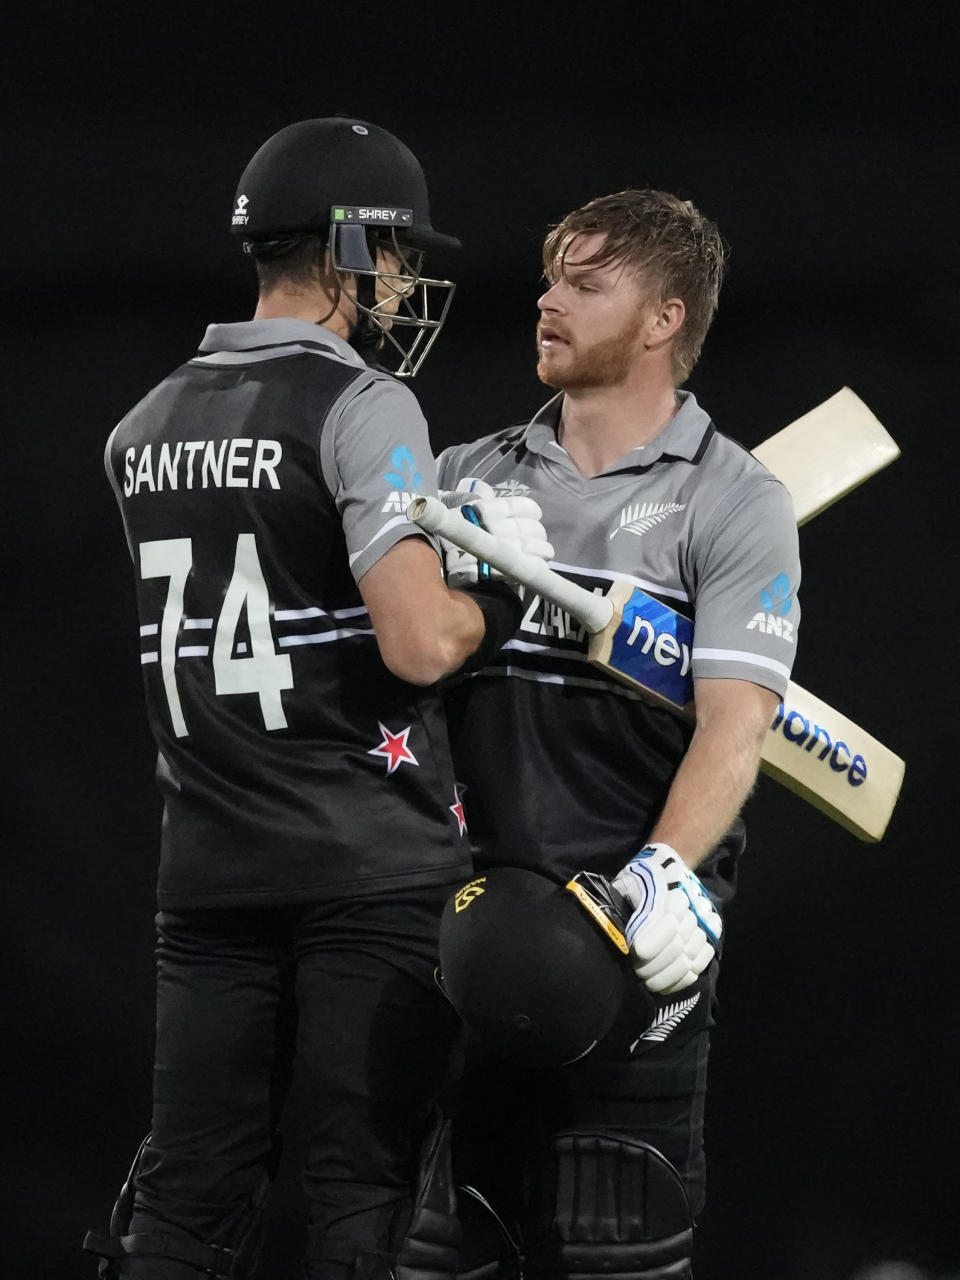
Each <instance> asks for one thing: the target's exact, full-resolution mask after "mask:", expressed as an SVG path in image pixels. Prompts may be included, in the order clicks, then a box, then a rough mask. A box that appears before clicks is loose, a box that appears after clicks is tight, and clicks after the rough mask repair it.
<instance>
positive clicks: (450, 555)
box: [440, 478, 554, 589]
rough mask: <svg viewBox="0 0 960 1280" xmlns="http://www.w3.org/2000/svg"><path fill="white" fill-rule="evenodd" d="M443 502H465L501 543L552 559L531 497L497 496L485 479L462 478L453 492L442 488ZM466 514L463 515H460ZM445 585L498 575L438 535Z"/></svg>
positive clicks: (466, 584) (469, 583) (451, 504)
mask: <svg viewBox="0 0 960 1280" xmlns="http://www.w3.org/2000/svg"><path fill="white" fill-rule="evenodd" d="M440 498H441V500H442V501H443V503H444V505H445V506H448V507H457V506H459V507H464V506H469V507H470V509H471V510H472V511H473V512H474V513H475V515H476V517H477V519H478V520H479V521H480V524H481V525H482V527H483V528H484V529H486V530H487V532H488V533H490V534H492V535H493V536H494V537H495V538H497V539H499V540H500V541H501V542H503V543H505V544H509V545H511V546H513V547H515V548H516V549H517V550H518V551H523V552H526V554H527V555H532V556H539V558H540V559H541V560H552V559H553V554H554V552H553V547H552V546H551V544H550V542H549V540H548V538H547V531H546V529H545V528H544V527H543V523H542V520H541V516H542V514H543V513H542V512H541V510H540V507H539V505H538V504H537V503H536V502H534V500H533V498H518V497H505V498H500V497H498V496H497V494H496V492H495V491H494V489H493V488H492V486H491V485H489V484H487V483H486V481H485V480H474V479H470V478H467V479H464V480H461V481H460V483H459V484H458V485H457V489H456V492H455V493H450V492H449V491H447V492H442V493H441V494H440ZM467 518H468V517H467V516H466V515H465V516H464V519H467ZM440 542H441V544H442V546H443V553H444V567H445V569H446V574H447V586H448V587H452V588H454V589H456V588H458V587H471V586H476V584H477V582H478V581H481V582H491V581H493V580H494V579H496V578H502V577H503V574H501V573H500V572H499V571H498V570H496V569H494V568H492V567H491V566H490V565H488V564H486V563H485V562H483V563H481V564H478V563H477V557H476V556H474V555H471V554H470V552H469V551H461V550H460V548H459V547H457V546H454V544H453V543H452V542H449V541H448V540H447V539H446V538H441V539H440Z"/></svg>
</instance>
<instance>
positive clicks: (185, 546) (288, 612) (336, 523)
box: [106, 319, 469, 908]
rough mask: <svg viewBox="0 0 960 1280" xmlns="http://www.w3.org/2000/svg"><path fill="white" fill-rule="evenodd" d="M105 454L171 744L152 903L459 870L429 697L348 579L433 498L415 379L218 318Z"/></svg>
mask: <svg viewBox="0 0 960 1280" xmlns="http://www.w3.org/2000/svg"><path fill="white" fill-rule="evenodd" d="M106 465H107V471H108V474H109V476H110V478H111V481H112V483H113V485H114V488H115V491H116V494H117V498H118V500H119V503H120V507H121V511H122V515H123V522H124V526H125V529H126V534H127V540H128V544H129V547H130V552H131V556H132V559H133V563H134V570H135V576H136V590H137V600H138V606H139V636H140V662H141V664H142V671H143V678H144V686H145V691H146V700H147V710H148V715H149V720H150V726H151V729H152V731H153V734H154V736H155V738H156V741H157V745H158V749H159V761H158V783H159V787H160V791H161V794H162V797H163V800H164V820H163V831H162V840H161V858H160V874H159V885H158V896H159V902H160V905H161V907H171V908H173V907H181V906H188V905H191V906H193V905H210V906H222V905H233V904H247V903H254V902H257V903H283V902H292V901H298V900H308V899H315V898H325V897H336V896H346V895H349V896H358V895H364V894H369V893H374V892H377V891H380V890H381V889H383V888H384V887H386V886H395V887H403V886H405V885H410V886H411V887H416V886H419V885H425V884H434V883H443V882H448V881H451V880H454V879H456V878H457V877H459V876H461V875H463V874H465V873H466V871H467V870H468V865H469V864H468V850H467V842H466V839H465V835H464V824H463V818H462V808H461V806H460V804H459V801H458V799H457V795H456V792H455V785H454V775H453V768H452V763H451V759H450V752H449V742H448V739H447V734H446V727H445V720H444V716H443V709H442V706H441V704H440V700H439V695H438V693H437V691H436V690H435V689H421V688H418V687H415V686H413V685H410V684H407V683H406V682H404V681H402V680H399V679H397V678H396V677H394V676H393V675H392V674H391V673H390V672H389V670H388V669H387V668H386V667H385V666H384V664H383V662H382V660H381V658H380V654H379V649H378V647H377V642H376V637H375V635H374V632H373V629H372V625H371V621H370V617H369V615H368V613H367V610H366V608H365V607H364V604H363V599H362V597H361V595H360V592H359V590H358V588H357V583H358V581H359V580H360V579H361V578H362V577H363V575H364V574H365V573H366V572H367V570H369V569H370V568H371V567H372V566H373V565H374V564H375V563H376V562H377V561H378V560H379V559H380V558H381V557H382V556H383V555H384V554H385V553H386V552H387V551H389V550H390V548H391V547H392V546H394V545H395V544H396V543H397V542H398V541H399V540H400V539H402V538H405V537H408V536H411V535H416V534H417V533H418V531H417V530H416V529H415V528H414V526H412V525H411V524H410V523H409V522H408V520H407V519H406V515H405V510H406V506H407V505H408V503H409V500H410V497H411V495H412V493H413V492H415V491H416V492H425V493H431V492H435V488H436V470H435V465H434V462H433V459H432V454H431V451H430V447H429V442H428V437H427V429H426V424H425V422H424V420H423V416H422V414H421V413H420V410H419V407H418V405H417V403H416V400H415V398H414V397H413V395H412V394H411V392H410V391H409V390H408V389H407V388H406V387H404V386H403V385H402V384H400V383H398V382H397V381H396V380H395V379H393V378H391V377H389V376H388V375H386V374H383V373H380V372H377V371H374V370H372V369H369V368H368V367H367V366H366V365H365V364H364V362H363V361H362V360H361V358H360V357H359V355H357V353H356V352H355V351H354V350H353V349H352V348H351V347H350V346H349V345H348V344H346V343H344V342H342V341H341V340H340V339H339V338H337V337H336V336H335V335H333V334H331V333H329V332H328V331H327V330H325V329H323V328H320V327H318V326H315V325H312V324H309V323H306V322H302V321H297V320H283V319H281V320H265V321H252V322H246V323H242V324H229V325H212V326H211V327H210V328H209V329H208V331H207V334H206V336H205V338H204V341H203V344H202V346H201V347H200V350H199V353H198V354H197V356H196V357H195V358H194V359H192V360H190V361H189V362H188V363H187V364H185V365H183V366H182V367H181V368H179V369H177V370H176V371H175V372H174V373H173V374H171V375H170V376H169V377H168V378H166V379H165V380H164V381H163V382H162V383H160V385H159V386H157V387H155V388H154V390H153V391H151V392H150V393H149V394H148V395H147V396H146V397H145V399H144V400H142V401H141V402H140V403H139V404H138V405H137V406H136V407H135V408H134V409H133V410H132V411H131V412H130V413H129V414H128V415H127V416H126V417H125V418H124V419H123V421H122V422H121V423H120V424H119V425H118V426H117V427H116V429H115V430H114V432H113V434H112V435H111V437H110V440H109V441H108V444H107V451H106ZM438 572H439V565H438Z"/></svg>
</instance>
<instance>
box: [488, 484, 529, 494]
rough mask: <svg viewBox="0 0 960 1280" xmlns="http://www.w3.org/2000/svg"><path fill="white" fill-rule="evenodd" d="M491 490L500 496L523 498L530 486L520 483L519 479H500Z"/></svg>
mask: <svg viewBox="0 0 960 1280" xmlns="http://www.w3.org/2000/svg"><path fill="white" fill-rule="evenodd" d="M493 491H494V493H495V494H497V495H498V497H501V498H525V497H526V496H527V494H528V493H529V492H530V486H529V485H528V484H521V483H520V481H519V480H501V481H500V483H499V484H495V485H494V486H493Z"/></svg>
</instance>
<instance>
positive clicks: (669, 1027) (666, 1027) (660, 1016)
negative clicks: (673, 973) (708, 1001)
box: [630, 991, 700, 1053]
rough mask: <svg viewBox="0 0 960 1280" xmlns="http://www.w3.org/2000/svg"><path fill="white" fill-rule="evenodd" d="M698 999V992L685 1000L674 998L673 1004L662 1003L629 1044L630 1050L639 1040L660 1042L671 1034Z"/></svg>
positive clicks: (632, 1049)
mask: <svg viewBox="0 0 960 1280" xmlns="http://www.w3.org/2000/svg"><path fill="white" fill-rule="evenodd" d="M699 1000H700V992H699V991H698V992H697V993H696V995H692V996H689V997H688V998H687V999H686V1000H676V1001H675V1002H674V1003H673V1004H667V1005H664V1007H663V1008H662V1009H659V1010H658V1011H657V1016H656V1017H655V1018H654V1020H653V1021H652V1022H651V1023H650V1025H649V1027H647V1029H646V1031H645V1032H644V1033H643V1035H642V1036H638V1037H637V1039H636V1040H634V1042H633V1044H632V1045H631V1046H630V1052H631V1053H633V1051H634V1050H635V1049H636V1047H637V1045H638V1044H639V1043H640V1041H641V1040H652V1041H654V1043H657V1044H662V1043H663V1041H664V1040H666V1039H667V1037H668V1036H672V1035H673V1033H674V1031H676V1029H677V1027H679V1025H680V1023H681V1022H682V1021H683V1020H684V1018H685V1017H686V1016H687V1014H688V1013H689V1012H690V1010H691V1009H693V1008H694V1007H695V1006H696V1005H697V1003H698V1002H699Z"/></svg>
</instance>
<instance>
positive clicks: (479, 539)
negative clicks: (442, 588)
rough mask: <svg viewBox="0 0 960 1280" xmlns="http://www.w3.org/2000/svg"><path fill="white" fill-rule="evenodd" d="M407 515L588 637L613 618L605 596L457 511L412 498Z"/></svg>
mask: <svg viewBox="0 0 960 1280" xmlns="http://www.w3.org/2000/svg"><path fill="white" fill-rule="evenodd" d="M407 515H408V516H409V518H410V519H411V520H412V521H413V523H414V524H415V525H418V526H419V527H420V528H421V529H423V530H425V531H426V532H427V533H434V534H436V535H437V536H438V537H441V538H446V539H447V541H448V542H452V543H453V544H454V546H457V547H459V548H460V549H461V550H462V551H469V552H470V554H471V555H474V556H476V557H477V559H478V560H485V561H486V562H487V564H489V565H492V566H493V568H494V569H499V570H500V572H501V573H502V574H503V575H504V577H506V578H510V579H511V581H513V582H520V583H522V584H523V585H524V586H525V587H530V588H531V589H532V590H533V591H536V592H537V593H538V594H539V595H541V596H543V598H544V599H545V600H549V601H551V603H553V604H555V605H558V606H559V607H560V608H561V609H566V611H567V612H568V613H570V614H572V616H573V617H575V618H576V619H577V621H578V622H582V623H583V625H584V626H585V627H586V629H587V630H588V631H589V632H590V633H591V634H596V632H598V631H602V630H603V628H604V627H605V626H606V625H607V623H608V622H609V621H610V619H611V618H612V617H613V605H612V604H611V603H610V601H609V600H608V599H607V597H606V596H603V595H596V594H595V593H594V592H592V591H587V590H585V588H583V587H578V586H577V584H576V583H575V582H568V581H567V579H566V578H561V576H560V574H559V573H554V572H553V570H552V569H549V568H547V565H546V564H545V563H544V561H543V560H540V559H539V558H538V557H537V556H531V555H528V554H527V553H526V552H524V551H519V550H518V549H517V548H516V547H512V546H509V545H508V544H506V543H504V542H502V541H501V540H500V539H499V538H495V537H494V536H493V535H492V534H490V533H488V532H487V530H486V529H481V528H478V527H477V526H476V525H473V524H470V523H469V521H467V520H465V519H464V518H463V516H462V515H461V514H460V512H459V511H458V510H451V509H450V508H449V507H445V506H444V505H443V503H442V502H441V501H440V499H439V498H414V499H413V501H412V502H411V503H410V506H409V507H408V508H407Z"/></svg>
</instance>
